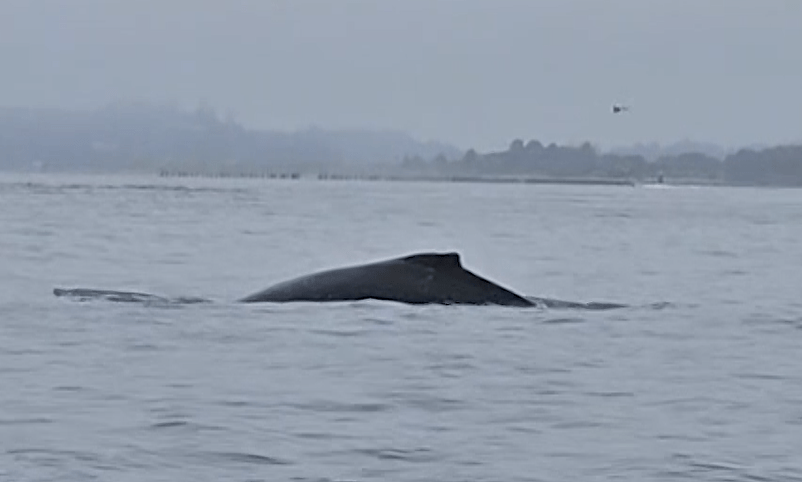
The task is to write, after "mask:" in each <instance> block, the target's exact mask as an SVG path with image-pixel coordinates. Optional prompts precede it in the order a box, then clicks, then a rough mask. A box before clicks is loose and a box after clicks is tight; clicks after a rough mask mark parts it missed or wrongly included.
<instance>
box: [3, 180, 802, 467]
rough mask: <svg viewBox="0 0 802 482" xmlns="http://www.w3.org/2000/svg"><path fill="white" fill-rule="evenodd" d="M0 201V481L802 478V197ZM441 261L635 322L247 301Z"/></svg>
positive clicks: (346, 189) (451, 195)
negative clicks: (371, 269) (603, 307)
mask: <svg viewBox="0 0 802 482" xmlns="http://www.w3.org/2000/svg"><path fill="white" fill-rule="evenodd" d="M0 207H1V208H0V481H14V482H21V481H34V480H36V481H44V480H53V481H56V480H57V481H73V480H74V481H86V480H115V481H162V480H163V481H206V480H209V481H219V480H231V481H257V480H266V481H275V480H294V481H380V480H381V481H384V480H393V481H567V480H583V481H588V480H590V481H593V480H617V481H627V480H632V481H644V480H651V481H673V480H694V481H699V480H711V481H712V480H715V481H724V480H727V481H740V480H743V481H760V480H784V481H793V480H802V455H800V454H802V451H800V449H799V447H802V370H800V368H799V366H800V365H799V360H798V359H799V356H798V354H799V346H800V340H802V314H800V313H802V302H801V301H800V300H799V296H798V295H799V288H798V286H800V284H802V275H800V274H799V269H800V266H802V243H800V241H799V240H800V239H802V191H799V190H768V189H736V188H704V189H694V188H665V189H657V188H646V187H641V188H628V187H590V186H581V187H572V186H516V185H490V184H487V185H485V184H441V183H382V182H318V181H303V180H302V181H266V180H211V179H210V180H198V179H181V180H175V179H170V180H166V179H158V178H151V177H113V178H109V177H99V176H94V177H93V176H85V177H78V176H73V177H67V176H62V177H48V176H44V175H38V176H12V175H8V174H6V175H3V177H2V178H0ZM423 250H439V251H451V250H454V251H458V252H459V253H460V254H461V256H462V261H463V263H464V265H465V266H466V267H467V268H468V269H471V270H473V271H475V272H477V273H479V274H481V275H483V276H486V277H488V278H490V279H492V280H494V281H497V282H499V283H501V284H502V285H504V286H507V287H510V288H512V289H513V290H515V291H517V292H519V293H522V294H526V295H531V296H546V297H555V298H560V299H566V300H575V301H608V302H622V303H626V304H627V305H630V307H629V308H625V309H621V310H611V311H584V310H541V309H517V308H505V307H454V306H407V305H402V304H395V303H389V302H372V301H367V302H359V303H335V304H328V305H315V304H306V303H301V304H287V305H243V304H237V303H233V302H232V300H235V299H236V298H238V297H241V296H243V295H245V294H248V293H251V292H253V291H256V290H259V289H261V288H264V287H265V286H267V285H269V284H271V283H273V282H276V281H281V280H284V279H286V278H289V277H293V276H295V275H299V274H306V273H309V272H312V271H316V270H319V269H323V268H329V267H336V266H343V265H352V264H358V263H363V262H367V261H373V260H378V259H383V258H389V257H395V256H400V255H403V254H409V253H414V252H417V251H423ZM57 286H61V287H76V286H82V287H95V288H105V289H122V290H133V291H144V292H148V293H156V294H159V295H164V296H200V297H205V298H210V299H213V300H214V303H211V304H197V305H186V306H172V307H169V306H142V305H132V304H119V303H103V302H97V303H75V302H70V301H67V300H64V299H59V298H56V297H54V296H53V295H52V289H53V288H54V287H57Z"/></svg>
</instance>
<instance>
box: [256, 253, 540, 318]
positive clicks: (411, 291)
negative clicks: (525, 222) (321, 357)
mask: <svg viewBox="0 0 802 482" xmlns="http://www.w3.org/2000/svg"><path fill="white" fill-rule="evenodd" d="M366 299H376V300H388V301H400V302H403V303H410V304H425V303H439V304H446V305H448V304H468V305H484V304H495V305H505V306H533V303H532V302H531V301H529V300H527V299H526V298H524V297H522V296H520V295H517V294H515V293H513V292H512V291H510V290H508V289H506V288H503V287H501V286H499V285H497V284H495V283H493V282H491V281H488V280H486V279H484V278H482V277H480V276H477V275H475V274H474V273H471V272H470V271H468V270H466V269H465V268H463V267H462V263H461V262H460V258H459V254H457V253H443V254H439V253H422V254H413V255H411V256H405V257H402V258H395V259H390V260H387V261H379V262H375V263H370V264H364V265H360V266H353V267H349V268H339V269H332V270H328V271H322V272H319V273H314V274H310V275H306V276H301V277H299V278H295V279H291V280H289V281H285V282H283V283H279V284H277V285H274V286H271V287H269V288H267V289H265V290H262V291H260V292H258V293H254V294H252V295H249V296H246V297H245V298H243V299H242V300H240V301H242V302H245V303H257V302H265V301H273V302H287V301H357V300H366Z"/></svg>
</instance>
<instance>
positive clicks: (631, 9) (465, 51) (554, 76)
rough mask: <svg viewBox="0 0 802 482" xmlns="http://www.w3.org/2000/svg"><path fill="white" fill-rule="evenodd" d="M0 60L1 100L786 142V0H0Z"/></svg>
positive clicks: (796, 5)
mask: <svg viewBox="0 0 802 482" xmlns="http://www.w3.org/2000/svg"><path fill="white" fill-rule="evenodd" d="M0 59H2V75H0V105H3V106H42V107H66V108H94V107H98V106H102V105H104V104H107V103H109V102H113V101H118V100H149V101H173V102H178V103H180V104H181V105H184V106H187V107H194V106H196V105H198V103H199V101H201V100H205V101H207V102H208V103H209V104H211V105H212V106H214V107H216V108H218V109H219V110H220V111H221V112H225V111H226V110H227V109H230V110H231V111H232V112H234V113H235V114H236V118H237V120H239V121H240V122H242V123H244V124H246V125H248V126H252V127H263V128H277V129H282V130H291V129H296V128H305V127H308V126H310V125H317V126H320V127H325V128H351V127H356V128H376V129H384V128H390V129H401V130H405V131H408V132H410V133H411V134H413V135H415V136H417V137H420V138H422V139H438V140H442V141H447V142H452V143H455V144H457V145H458V146H460V147H464V148H468V147H476V148H478V149H479V150H488V149H497V148H501V149H503V148H506V146H507V145H508V144H509V142H510V141H511V140H512V139H513V138H516V137H520V138H522V139H524V140H528V139H532V138H536V139H539V140H541V141H543V142H552V141H554V142H567V141H574V142H578V141H583V140H590V141H593V142H596V143H598V144H600V145H602V146H608V145H617V144H628V143H632V142H638V141H652V140H654V141H659V142H672V141H676V140H681V139H684V138H690V139H694V140H699V141H712V142H717V143H720V144H724V145H730V146H738V145H744V144H749V143H753V142H765V143H778V142H787V141H802V92H801V91H800V87H799V86H800V85H802V1H800V0H751V1H746V0H662V1H657V0H655V1H649V0H542V1H537V0H283V1H278V0H276V1H271V0H61V1H56V0H3V1H2V2H0ZM614 101H632V102H633V111H632V112H631V113H630V114H629V115H617V116H614V115H613V114H611V113H610V105H611V104H612V103H613V102H614Z"/></svg>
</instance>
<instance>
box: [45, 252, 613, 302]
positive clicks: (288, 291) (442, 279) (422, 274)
mask: <svg viewBox="0 0 802 482" xmlns="http://www.w3.org/2000/svg"><path fill="white" fill-rule="evenodd" d="M53 294H54V295H56V296H58V297H68V298H72V299H75V300H78V301H86V300H90V299H104V300H107V301H117V302H139V303H157V304H158V303H201V302H205V301H208V300H203V299H200V298H177V299H169V298H165V297H161V296H156V295H149V294H146V293H137V292H125V291H113V290H96V289H87V288H78V289H62V288H56V289H54V290H53ZM367 299H375V300H384V301H396V302H401V303H408V304H443V305H501V306H516V307H535V306H545V307H552V308H585V309H610V308H621V307H623V306H624V305H619V304H615V303H575V302H570V301H560V300H552V299H547V298H528V297H524V296H521V295H519V294H517V293H514V292H512V291H510V290H509V289H507V288H504V287H502V286H500V285H498V284H496V283H494V282H492V281H490V280H487V279H485V278H482V277H481V276H479V275H477V274H474V273H472V272H471V271H469V270H467V269H465V268H464V267H463V266H462V263H461V261H460V256H459V254H458V253H454V252H450V253H418V254H412V255H408V256H403V257H400V258H393V259H389V260H384V261H376V262H373V263H368V264H362V265H357V266H350V267H343V268H335V269H329V270H325V271H319V272H316V273H312V274H308V275H305V276H300V277H298V278H293V279H290V280H288V281H283V282H280V283H278V284H275V285H273V286H270V287H268V288H266V289H264V290H262V291H259V292H256V293H253V294H250V295H248V296H245V297H244V298H242V299H240V300H238V301H239V302H242V303H287V302H298V301H306V302H332V301H359V300H367Z"/></svg>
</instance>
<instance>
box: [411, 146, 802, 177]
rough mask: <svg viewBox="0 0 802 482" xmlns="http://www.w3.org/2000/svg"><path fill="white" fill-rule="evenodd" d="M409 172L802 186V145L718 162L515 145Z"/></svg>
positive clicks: (420, 164) (415, 162)
mask: <svg viewBox="0 0 802 482" xmlns="http://www.w3.org/2000/svg"><path fill="white" fill-rule="evenodd" d="M404 165H405V167H406V168H407V170H408V171H417V172H428V173H436V174H441V175H462V174H470V175H493V176H506V175H517V176H520V175H525V176H544V177H555V178H581V177H598V178H625V179H632V180H638V181H650V180H654V179H657V178H659V177H661V176H662V177H664V178H665V179H667V180H671V179H673V180H688V181H694V180H695V181H703V182H706V183H718V184H732V185H771V186H802V145H783V146H776V147H767V148H762V149H760V148H759V149H740V150H738V151H736V152H733V153H731V154H728V155H725V156H721V157H717V156H711V155H709V154H703V153H698V152H685V153H681V154H676V155H663V156H660V157H658V158H657V159H655V160H653V161H649V160H647V159H646V158H645V157H644V156H642V155H632V154H614V153H601V152H599V151H598V150H597V149H595V148H594V147H593V146H592V145H591V144H589V143H585V144H582V145H580V146H559V145H556V144H549V145H548V146H546V145H543V144H542V143H540V142H539V141H536V140H533V141H529V142H527V143H526V144H524V142H523V141H521V140H515V141H513V142H512V144H511V145H510V147H509V149H507V150H506V151H502V152H490V153H485V154H480V153H478V152H476V151H475V150H473V149H470V150H468V152H467V153H466V154H465V155H464V156H463V157H462V158H461V159H459V160H456V161H448V160H447V159H445V158H442V157H441V158H439V159H436V160H435V161H434V162H424V161H423V160H421V159H406V161H405V163H404Z"/></svg>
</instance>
